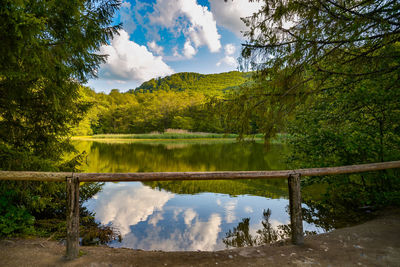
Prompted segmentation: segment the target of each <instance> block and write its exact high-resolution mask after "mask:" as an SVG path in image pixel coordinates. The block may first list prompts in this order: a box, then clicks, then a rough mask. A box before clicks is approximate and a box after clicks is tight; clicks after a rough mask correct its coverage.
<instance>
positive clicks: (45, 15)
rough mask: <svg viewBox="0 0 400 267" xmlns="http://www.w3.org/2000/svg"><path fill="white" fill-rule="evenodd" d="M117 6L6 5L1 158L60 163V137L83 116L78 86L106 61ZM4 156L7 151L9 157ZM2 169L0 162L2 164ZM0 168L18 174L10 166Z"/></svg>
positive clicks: (20, 0)
mask: <svg viewBox="0 0 400 267" xmlns="http://www.w3.org/2000/svg"><path fill="white" fill-rule="evenodd" d="M119 5H120V2H119V1H118V0H112V1H92V0H72V1H70V0H68V1H66V0H50V1H25V0H5V1H2V3H1V6H0V25H1V26H0V35H1V36H2V45H1V46H0V148H1V149H0V150H1V151H2V153H0V155H2V156H4V154H9V151H10V150H11V151H20V152H21V151H22V152H24V153H33V154H34V155H35V156H37V157H41V158H46V159H52V160H55V161H57V160H59V159H60V156H61V154H62V152H63V151H64V150H65V149H67V143H66V142H65V136H66V135H67V134H68V132H69V129H70V125H72V124H74V123H76V122H77V121H78V120H79V119H80V118H81V116H82V115H83V112H84V111H85V110H86V109H87V103H84V102H78V101H76V100H77V97H78V89H79V86H80V85H79V83H80V82H84V81H86V79H87V78H88V77H91V76H95V74H96V69H97V68H98V66H99V64H100V63H102V62H104V61H105V59H106V56H105V55H100V54H98V53H97V51H98V49H99V47H100V46H101V45H103V44H106V43H107V41H108V39H109V38H110V37H112V36H113V34H115V33H117V30H118V29H119V28H120V25H116V26H109V25H110V24H111V22H112V18H113V15H114V13H115V11H116V10H117V9H118V7H119ZM7 151H8V152H7ZM2 162H3V163H5V161H2ZM5 165H7V166H1V164H0V167H1V168H16V167H17V166H16V165H18V164H11V163H10V161H8V163H7V164H5Z"/></svg>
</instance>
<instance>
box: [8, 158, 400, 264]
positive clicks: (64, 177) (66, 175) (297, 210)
mask: <svg viewBox="0 0 400 267" xmlns="http://www.w3.org/2000/svg"><path fill="white" fill-rule="evenodd" d="M395 168H400V161H390V162H380V163H371V164H361V165H351V166H341V167H328V168H311V169H298V170H284V171H220V172H146V173H70V172H24V171H0V180H30V181H51V182H66V184H67V187H66V188H67V258H68V259H75V258H76V257H77V256H78V254H79V183H80V182H133V181H140V182H147V181H182V180H232V179H272V178H280V179H288V187H289V212H290V223H291V231H292V243H293V244H297V245H301V244H303V243H304V235H303V221H302V214H301V190H300V178H301V176H321V175H335V174H350V173H359V172H369V171H379V170H386V169H395Z"/></svg>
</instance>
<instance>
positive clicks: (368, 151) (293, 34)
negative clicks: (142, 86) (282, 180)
mask: <svg viewBox="0 0 400 267" xmlns="http://www.w3.org/2000/svg"><path fill="white" fill-rule="evenodd" d="M263 2H264V5H263V7H262V8H261V10H260V11H259V12H257V13H255V14H254V15H253V16H251V17H248V18H245V19H243V20H244V22H245V23H246V24H247V25H248V26H249V27H250V30H249V31H248V32H246V33H245V36H246V38H247V42H246V43H245V44H243V50H242V57H241V61H242V67H247V68H251V69H253V70H255V76H254V85H253V86H250V87H243V88H242V89H241V90H240V91H239V92H238V93H237V95H235V96H233V97H232V100H231V102H232V103H234V105H235V106H234V107H236V108H237V109H236V110H235V114H236V116H239V117H240V116H241V121H242V122H243V124H246V123H247V125H249V123H250V122H251V121H252V120H254V119H253V118H254V116H256V122H257V123H261V125H259V128H260V129H262V130H263V131H264V133H265V134H266V137H270V136H272V135H273V134H274V133H275V132H278V131H285V132H287V133H289V140H290V142H291V144H292V148H293V149H292V152H293V153H292V156H291V157H290V160H291V163H292V165H293V168H296V167H321V166H327V165H329V166H332V165H346V164H348V165H350V164H356V163H367V162H377V161H388V160H398V159H399V157H400V124H399V121H400V101H399V99H400V82H399V78H400V23H399V21H400V12H399V8H400V3H399V1H390V0H385V1H370V0H365V1H363V0H362V1H359V0H348V1H341V0H327V1H320V0H307V1H303V0H301V1H300V0H289V1H279V0H264V1H263ZM231 110H233V109H231ZM257 116H258V117H259V118H264V122H263V121H262V120H260V119H258V118H257ZM247 127H248V126H247ZM269 129H276V130H274V131H272V135H271V134H270V133H271V132H270V130H269ZM398 175H399V174H398V172H396V171H382V172H378V173H374V174H360V175H351V176H350V175H344V176H339V177H329V179H325V178H324V177H317V178H312V179H311V178H307V179H306V182H307V183H312V182H318V183H321V181H323V182H325V183H329V186H328V192H327V194H326V195H325V196H324V198H323V200H322V201H319V202H318V205H317V206H316V209H318V210H323V209H324V210H327V211H329V210H334V211H341V212H344V213H346V212H348V208H351V209H353V210H355V209H358V208H359V207H360V206H365V205H379V204H395V203H397V204H398V203H399V199H400V198H399V193H398V190H399V188H400V184H399V182H398ZM345 192H347V193H346V194H345ZM339 205H341V206H342V207H344V208H343V209H341V208H338V206H339Z"/></svg>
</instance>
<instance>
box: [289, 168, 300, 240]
mask: <svg viewBox="0 0 400 267" xmlns="http://www.w3.org/2000/svg"><path fill="white" fill-rule="evenodd" d="M288 185H289V212H290V224H291V229H292V243H293V244H295V245H302V244H303V243H304V237H303V218H302V215H301V191H300V190H301V189H300V174H299V173H294V174H291V175H289V179H288Z"/></svg>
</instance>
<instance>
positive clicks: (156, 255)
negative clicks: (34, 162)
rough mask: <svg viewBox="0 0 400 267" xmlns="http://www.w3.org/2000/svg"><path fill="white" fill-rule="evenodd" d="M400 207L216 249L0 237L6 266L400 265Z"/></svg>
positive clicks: (0, 252)
mask: <svg viewBox="0 0 400 267" xmlns="http://www.w3.org/2000/svg"><path fill="white" fill-rule="evenodd" d="M398 229H400V208H392V209H387V210H385V211H382V212H380V215H378V216H377V217H376V218H374V219H372V220H370V221H367V222H365V223H362V224H359V225H355V226H352V227H346V228H341V229H336V230H333V231H331V232H329V233H324V234H319V235H313V236H307V237H305V244H304V245H302V246H295V245H291V244H287V242H288V241H286V243H285V242H278V243H274V244H271V245H264V246H260V247H246V248H235V249H227V250H221V251H214V252H205V251H198V252H196V251H187V252H163V251H142V250H132V249H126V248H110V247H107V246H89V247H81V251H82V253H81V256H80V257H79V258H78V259H76V260H73V261H66V260H65V258H64V254H65V246H64V245H63V244H61V243H60V242H57V241H49V240H46V239H43V238H41V239H40V238H34V239H4V240H0V265H2V266H32V265H33V266H311V265H321V266H328V265H330V266H371V265H374V266H396V265H398V264H399V263H400V231H398Z"/></svg>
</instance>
